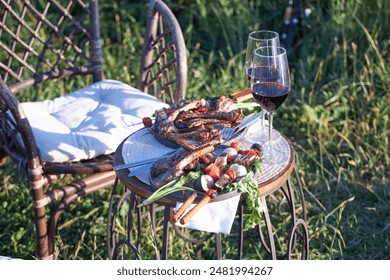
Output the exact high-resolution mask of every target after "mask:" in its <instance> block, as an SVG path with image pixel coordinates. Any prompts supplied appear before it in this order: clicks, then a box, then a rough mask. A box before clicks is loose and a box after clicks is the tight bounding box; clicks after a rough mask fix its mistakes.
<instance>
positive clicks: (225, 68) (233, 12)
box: [0, 0, 390, 260]
mask: <svg viewBox="0 0 390 280" xmlns="http://www.w3.org/2000/svg"><path fill="white" fill-rule="evenodd" d="M107 2H108V1H107ZM134 2H136V1H134ZM166 2H167V3H168V4H169V6H170V7H171V8H172V9H173V11H174V13H175V14H176V15H177V17H178V19H179V22H180V24H181V26H182V29H183V32H184V37H185V40H186V44H187V48H188V62H189V68H188V69H189V72H188V78H189V81H188V90H187V97H188V98H192V97H200V96H203V97H210V96H217V95H221V94H228V93H230V92H234V91H236V90H239V89H242V88H245V87H247V86H248V85H247V81H246V79H245V77H244V74H243V73H244V71H243V66H242V61H243V58H244V57H243V56H244V50H245V45H246V37H247V34H248V33H249V32H250V31H252V30H254V29H272V30H276V31H279V30H280V29H281V24H282V22H281V19H282V17H283V13H284V7H285V5H286V2H287V1H238V0H230V1H228V0H221V1H203V0H196V1H195V0H194V1H184V0H179V1H166ZM263 2H264V3H263ZM305 8H310V9H311V11H312V14H311V15H310V16H309V17H306V18H304V19H303V21H302V22H301V24H300V25H299V29H298V34H297V40H296V42H295V44H294V47H293V48H292V49H291V50H290V52H289V62H290V65H291V66H292V81H293V90H292V92H291V94H290V96H289V98H288V100H287V101H286V102H285V103H284V104H283V105H282V106H281V107H280V108H279V109H278V111H277V112H276V116H275V124H274V125H275V127H276V128H278V129H279V130H280V131H282V132H283V133H284V134H285V135H287V136H288V137H289V138H290V139H291V140H292V142H293V144H294V146H295V149H296V152H297V158H296V160H297V166H298V169H299V174H300V176H301V179H302V181H303V186H304V189H305V197H306V203H307V207H308V224H309V237H310V256H309V257H310V259H318V260H320V259H336V260H339V259H364V260H367V259H389V257H390V218H389V217H390V183H389V174H390V170H389V161H390V159H389V154H390V153H389V113H390V94H389V93H390V66H389V65H390V63H389V62H390V54H389V51H390V40H389V38H390V28H389V27H390V3H389V1H384V0H383V1H381V0H375V1H374V0H373V1H372V0H360V1H358V0H356V1H343V0H331V1H314V0H311V1H305ZM101 10H102V13H101V14H102V24H101V29H102V37H103V43H104V44H103V47H104V70H105V76H106V78H112V79H119V80H123V81H126V82H127V83H129V84H135V81H136V77H137V71H138V65H139V56H140V52H141V45H142V34H143V30H144V22H145V16H146V7H145V4H144V3H143V2H142V3H138V1H137V3H128V2H127V1H112V2H110V3H102V4H101ZM81 85H83V83H82V82H80V81H76V82H75V83H74V84H72V85H71V86H70V87H74V88H77V87H78V86H81ZM56 88H64V90H65V89H69V85H67V86H65V85H58V84H57V85H56V86H54V85H50V86H47V87H46V88H45V94H46V96H48V97H50V94H51V92H53V91H54V89H56ZM0 174H1V177H0V178H2V181H1V182H0V205H1V207H0V255H7V256H12V257H18V258H25V259H32V258H33V256H34V250H35V249H34V248H35V243H34V237H35V235H34V225H33V215H32V205H31V200H30V197H29V191H28V190H27V188H26V183H25V182H24V181H23V180H22V179H20V178H19V176H18V175H17V170H16V167H15V165H14V164H13V163H10V162H9V163H7V164H6V165H5V166H4V167H3V169H1V170H0ZM109 195H110V192H109V190H106V191H103V192H101V193H99V194H94V195H92V196H90V197H87V198H83V199H82V200H81V201H80V202H79V203H77V204H74V205H72V206H71V207H70V208H69V209H68V211H66V212H65V213H64V214H63V217H62V218H61V219H60V223H59V230H58V235H57V237H56V255H55V257H56V258H58V259H106V258H107V249H106V232H105V225H106V217H107V210H108V198H109ZM272 199H273V200H272V201H274V202H273V203H272V206H271V207H275V210H277V205H278V203H277V201H278V200H279V199H280V198H279V197H272ZM125 214H126V211H124V210H122V212H121V215H120V217H119V218H120V221H121V224H122V225H123V226H125ZM279 214H280V215H279V216H278V217H276V218H278V219H279V220H280V223H277V224H276V225H275V227H276V228H275V231H276V232H277V233H278V242H279V243H280V244H283V241H284V240H285V238H286V237H284V236H283V234H282V233H283V229H284V228H285V226H286V225H287V223H288V220H286V219H285V217H284V214H283V212H280V213H279ZM158 226H159V227H161V224H158ZM143 230H145V231H148V230H149V228H148V223H146V225H145V227H144V228H143ZM254 236H255V235H254V234H253V232H248V233H247V236H246V238H247V239H248V241H249V242H247V245H246V246H247V247H246V248H245V249H246V251H247V253H246V255H245V256H244V258H247V259H254V258H256V259H263V258H267V255H266V254H265V253H264V250H262V249H261V248H258V247H256V246H254V244H253V243H254V242H251V241H252V240H253V238H254ZM235 237H236V236H235V233H233V234H232V235H231V236H224V238H225V239H226V242H225V243H224V245H225V251H224V253H225V257H226V258H234V255H235V253H236V252H237V251H236V250H237V248H236V243H235V241H233V239H234V238H235ZM169 242H170V244H172V245H174V246H172V247H171V248H172V249H171V251H170V252H169V256H170V258H173V259H189V258H195V257H196V248H195V247H194V246H192V245H189V244H185V243H184V242H182V241H181V240H179V239H177V238H176V237H173V236H171V237H170V240H169ZM214 242H215V241H214V240H213V239H211V240H210V241H209V242H208V243H207V244H206V246H204V248H203V249H204V252H203V256H204V257H205V258H215V256H214V255H213V249H214V244H215V243H214ZM144 244H145V246H144V247H145V248H144V252H145V255H144V257H145V258H154V257H155V245H154V243H153V240H152V239H151V237H148V238H145V240H144ZM281 246H282V247H283V245H281Z"/></svg>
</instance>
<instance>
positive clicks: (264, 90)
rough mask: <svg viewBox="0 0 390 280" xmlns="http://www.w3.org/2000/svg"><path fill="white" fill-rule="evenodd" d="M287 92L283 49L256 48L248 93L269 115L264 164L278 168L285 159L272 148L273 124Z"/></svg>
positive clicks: (286, 63)
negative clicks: (277, 165)
mask: <svg viewBox="0 0 390 280" xmlns="http://www.w3.org/2000/svg"><path fill="white" fill-rule="evenodd" d="M290 89H291V80H290V71H289V67H288V60H287V52H286V49H285V48H282V47H274V46H268V47H260V48H257V49H256V50H255V53H254V57H253V63H252V70H251V90H252V95H253V97H254V99H255V100H256V102H258V103H259V104H260V105H261V106H262V108H263V109H264V110H265V111H266V112H267V113H268V114H269V127H268V131H269V132H268V133H269V137H268V143H267V145H265V147H264V148H265V151H264V153H263V164H267V165H274V164H280V163H283V162H284V161H285V160H286V158H287V157H286V156H284V155H283V153H281V152H279V151H277V150H275V148H274V141H273V140H274V139H273V138H272V121H273V115H274V113H275V111H276V109H277V108H278V107H279V106H280V105H281V104H282V103H283V102H284V101H285V100H286V98H287V96H288V94H289V92H290Z"/></svg>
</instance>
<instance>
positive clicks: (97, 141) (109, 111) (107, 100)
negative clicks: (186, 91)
mask: <svg viewBox="0 0 390 280" xmlns="http://www.w3.org/2000/svg"><path fill="white" fill-rule="evenodd" d="M21 106H22V108H23V110H24V112H25V114H26V117H27V119H28V120H29V123H30V125H31V128H32V131H33V134H34V137H35V139H36V142H37V146H38V147H39V150H40V156H41V159H42V160H44V161H49V162H65V161H79V160H83V159H91V158H94V157H96V156H99V155H102V154H109V153H112V152H114V151H115V149H116V148H117V147H118V145H119V144H120V143H121V141H123V139H125V138H126V137H127V136H128V135H129V134H131V133H132V132H134V131H136V130H138V129H140V128H142V127H143V124H142V123H141V124H140V122H142V118H143V117H146V116H152V115H153V113H154V112H155V110H157V109H160V108H162V107H166V106H168V105H167V104H166V103H164V102H162V101H160V100H158V99H157V98H155V97H154V96H151V95H148V94H146V93H143V92H141V91H139V90H138V89H135V88H133V87H131V86H129V85H127V84H124V83H122V82H119V81H114V80H104V81H101V82H97V83H95V84H92V85H91V86H88V87H85V88H83V89H80V90H77V91H75V92H73V93H70V94H68V95H65V96H62V97H59V98H55V99H53V100H46V101H43V102H26V103H22V104H21ZM134 124H135V125H134Z"/></svg>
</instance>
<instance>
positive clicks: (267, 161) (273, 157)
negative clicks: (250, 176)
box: [261, 145, 288, 166]
mask: <svg viewBox="0 0 390 280" xmlns="http://www.w3.org/2000/svg"><path fill="white" fill-rule="evenodd" d="M287 161H288V158H287V156H286V155H285V154H284V153H282V152H279V151H278V150H275V149H274V148H270V147H269V146H267V145H265V146H264V151H263V160H262V162H261V164H263V165H267V166H269V165H277V164H283V163H285V162H287Z"/></svg>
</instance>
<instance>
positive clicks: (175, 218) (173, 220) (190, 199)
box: [171, 192, 198, 224]
mask: <svg viewBox="0 0 390 280" xmlns="http://www.w3.org/2000/svg"><path fill="white" fill-rule="evenodd" d="M197 196H198V195H197V193H196V192H193V193H192V194H191V195H190V196H189V197H187V199H186V201H184V203H183V204H182V205H181V206H180V208H179V209H177V211H176V212H175V214H173V216H172V217H171V223H172V224H175V223H176V222H177V221H178V220H179V219H180V217H181V215H183V213H184V211H186V210H187V208H188V207H189V206H190V205H191V203H192V202H194V200H195V198H196V197H197Z"/></svg>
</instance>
